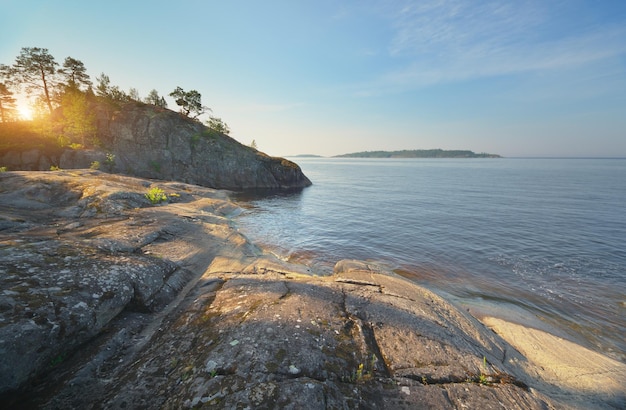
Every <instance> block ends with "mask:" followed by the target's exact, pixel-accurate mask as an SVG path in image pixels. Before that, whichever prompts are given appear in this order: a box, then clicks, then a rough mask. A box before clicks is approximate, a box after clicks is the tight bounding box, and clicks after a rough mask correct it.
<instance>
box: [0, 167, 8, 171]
mask: <svg viewBox="0 0 626 410" xmlns="http://www.w3.org/2000/svg"><path fill="white" fill-rule="evenodd" d="M8 170H9V168H7V167H0V172H7V171H8Z"/></svg>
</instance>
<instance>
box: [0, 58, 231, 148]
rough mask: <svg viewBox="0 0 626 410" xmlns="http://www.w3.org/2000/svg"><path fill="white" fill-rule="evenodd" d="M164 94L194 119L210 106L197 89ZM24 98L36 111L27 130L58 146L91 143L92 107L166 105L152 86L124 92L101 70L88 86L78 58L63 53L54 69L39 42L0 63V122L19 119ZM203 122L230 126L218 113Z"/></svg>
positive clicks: (215, 127) (218, 127)
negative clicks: (147, 89) (141, 92)
mask: <svg viewBox="0 0 626 410" xmlns="http://www.w3.org/2000/svg"><path fill="white" fill-rule="evenodd" d="M169 96H171V97H173V98H174V100H175V101H176V105H178V106H179V107H180V112H181V113H182V114H183V115H185V116H186V117H189V118H192V119H194V120H197V118H198V117H199V116H200V115H202V114H204V113H206V112H207V111H211V110H210V108H208V107H205V106H204V105H202V96H201V94H200V93H199V92H198V91H197V90H190V91H185V90H183V89H182V88H181V87H176V89H175V90H174V91H172V92H171V93H170V94H169ZM24 97H26V99H28V100H29V101H30V103H31V106H32V107H33V108H34V111H36V116H35V118H34V119H33V121H31V125H30V127H32V132H33V133H36V134H37V135H40V136H42V137H46V138H56V139H57V140H58V142H59V143H60V145H61V146H64V145H67V144H80V145H83V146H84V145H86V144H90V143H97V138H96V131H97V129H96V125H95V124H96V110H97V109H99V110H102V112H105V113H106V112H108V114H109V115H112V113H113V112H114V111H115V110H116V109H119V108H120V106H121V105H120V104H123V103H127V102H130V101H135V102H137V103H146V104H152V105H155V106H157V107H161V108H166V107H167V102H166V101H165V98H164V97H163V96H161V95H159V93H158V91H157V90H155V89H153V90H151V91H150V93H149V94H148V96H147V97H146V98H145V99H142V98H141V97H140V95H139V91H138V90H137V89H136V88H134V87H131V88H130V89H129V90H128V92H124V91H123V90H122V89H120V88H119V87H118V86H116V85H113V84H112V83H111V79H110V78H109V76H108V75H106V74H105V73H101V74H100V75H99V76H98V77H97V78H96V79H95V86H94V83H92V80H91V78H90V77H89V75H88V74H87V68H86V67H85V64H84V63H83V62H82V61H80V60H78V59H76V58H74V57H66V58H65V60H63V65H62V66H61V67H60V68H59V64H58V63H57V61H56V60H55V58H54V57H53V56H52V55H51V54H50V53H49V51H48V49H46V48H40V47H23V48H22V49H21V50H20V54H19V55H18V56H17V57H16V58H15V61H14V62H13V63H12V64H0V122H1V123H7V122H17V121H19V116H18V109H17V101H19V100H18V98H24ZM22 125H24V126H26V124H22ZM207 125H208V126H209V128H211V129H212V130H215V131H218V132H220V133H223V134H228V133H229V131H230V130H229V128H228V125H227V124H226V123H225V122H223V121H222V120H221V119H220V118H215V117H210V119H209V120H208V122H207ZM18 128H19V127H18ZM16 129H17V128H16Z"/></svg>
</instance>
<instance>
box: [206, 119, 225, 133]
mask: <svg viewBox="0 0 626 410" xmlns="http://www.w3.org/2000/svg"><path fill="white" fill-rule="evenodd" d="M206 125H207V126H208V127H209V128H210V129H212V130H213V131H217V132H221V133H222V134H226V135H228V134H229V133H230V128H228V124H226V123H225V122H224V121H222V119H221V118H216V117H209V120H208V121H207V122H206Z"/></svg>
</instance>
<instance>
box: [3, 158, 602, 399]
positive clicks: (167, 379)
mask: <svg viewBox="0 0 626 410" xmlns="http://www.w3.org/2000/svg"><path fill="white" fill-rule="evenodd" d="M0 184H1V185H0V206H1V208H0V209H2V212H1V214H0V270H1V273H2V274H1V275H0V285H1V287H0V367H1V368H0V392H1V393H2V396H0V404H2V405H3V406H4V407H7V408H11V407H15V408H48V409H61V408H63V409H68V408H80V409H120V408H127V409H134V408H150V409H153V408H165V409H180V408H218V409H219V408H224V409H231V408H242V409H243V408H255V409H259V408H287V409H289V408H291V409H326V408H328V409H354V408H366V409H369V408H371V409H377V408H378V409H382V408H389V409H398V408H399V409H402V408H406V409H415V408H429V409H430V408H441V409H447V408H507V409H550V408H562V406H563V405H562V403H559V402H555V401H553V399H552V398H549V397H547V396H545V395H544V394H542V392H541V391H542V390H541V386H542V385H541V384H540V383H538V382H537V380H535V379H534V378H533V377H531V376H529V375H528V373H527V372H526V365H527V363H526V362H527V361H526V359H525V357H524V356H522V355H521V354H520V353H518V352H517V351H516V350H515V349H513V348H512V347H511V346H510V345H509V344H507V342H505V341H504V340H503V339H501V338H500V337H499V336H498V335H496V334H495V333H493V332H492V331H490V330H488V329H487V328H486V327H484V326H483V325H482V324H481V323H479V322H478V321H477V320H476V319H475V318H474V317H472V316H471V315H469V314H468V313H467V312H464V311H460V310H458V309H456V308H455V307H454V306H452V305H451V304H449V303H448V302H447V301H446V300H444V299H442V298H441V297H439V296H438V295H436V294H435V293H433V292H431V291H429V290H427V289H425V288H423V287H420V286H418V285H416V284H415V283H412V282H410V281H408V280H407V279H404V278H402V277H399V276H397V275H395V274H393V273H391V272H388V271H386V270H385V269H383V268H381V267H380V266H377V265H375V264H371V263H366V262H361V261H348V260H345V261H340V262H338V263H337V265H336V266H335V270H334V272H333V273H332V274H329V275H324V274H321V273H319V274H318V273H317V272H315V271H312V270H311V269H310V268H308V267H305V266H300V265H291V264H288V263H285V262H282V261H279V260H277V259H275V258H273V257H271V256H267V255H264V254H263V253H262V252H261V251H260V250H259V249H258V248H256V247H255V246H254V245H252V244H250V243H249V242H248V241H247V240H246V238H244V237H243V236H242V235H240V234H239V233H238V232H237V230H236V229H234V228H233V226H232V225H231V223H230V220H229V219H228V216H229V215H231V214H232V213H233V212H236V210H237V208H236V207H235V206H234V205H233V204H232V203H231V202H230V201H229V200H228V199H227V197H226V194H225V193H223V192H220V191H214V190H210V189H206V188H200V187H197V186H193V185H186V184H179V183H165V182H155V181H146V180H140V179H135V178H130V177H121V176H115V175H108V174H103V173H100V172H96V171H86V170H80V171H77V170H75V171H72V172H65V171H62V172H45V173H39V172H32V173H31V172H7V173H3V174H0ZM152 186H159V187H161V188H162V189H164V191H165V192H166V193H168V194H169V195H170V198H172V201H170V202H167V203H164V204H161V205H158V206H153V205H151V204H150V203H149V202H148V201H147V200H146V199H145V198H144V193H145V192H146V191H147V189H148V188H150V187H152ZM171 194H175V195H171ZM174 198H175V199H174ZM595 404H598V403H595ZM600 404H601V403H599V404H598V405H600Z"/></svg>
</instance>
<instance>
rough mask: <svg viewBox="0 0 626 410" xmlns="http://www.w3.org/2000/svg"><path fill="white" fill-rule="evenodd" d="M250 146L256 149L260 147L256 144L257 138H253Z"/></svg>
mask: <svg viewBox="0 0 626 410" xmlns="http://www.w3.org/2000/svg"><path fill="white" fill-rule="evenodd" d="M250 147H251V148H254V149H259V146H258V145H256V140H252V142H251V143H250Z"/></svg>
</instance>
